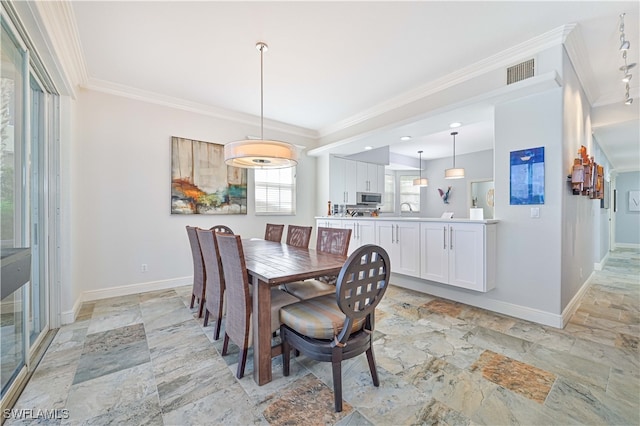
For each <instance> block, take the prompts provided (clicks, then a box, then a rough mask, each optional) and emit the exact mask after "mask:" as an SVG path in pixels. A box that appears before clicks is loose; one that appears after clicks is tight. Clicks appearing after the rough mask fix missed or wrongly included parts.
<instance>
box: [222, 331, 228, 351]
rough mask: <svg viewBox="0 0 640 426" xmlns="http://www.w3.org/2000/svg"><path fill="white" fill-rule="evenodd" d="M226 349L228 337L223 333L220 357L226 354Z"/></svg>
mask: <svg viewBox="0 0 640 426" xmlns="http://www.w3.org/2000/svg"><path fill="white" fill-rule="evenodd" d="M228 347H229V335H228V334H227V333H226V332H225V333H224V343H223V344H222V356H225V355H226V354H227V349H228Z"/></svg>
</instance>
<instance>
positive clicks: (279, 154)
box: [224, 41, 298, 169]
mask: <svg viewBox="0 0 640 426" xmlns="http://www.w3.org/2000/svg"><path fill="white" fill-rule="evenodd" d="M256 49H258V51H259V52H260V139H248V140H243V141H235V142H230V143H227V144H225V146H224V162H225V163H226V164H227V165H228V166H234V167H241V168H244V169H283V168H285V167H293V166H295V165H296V164H298V150H297V148H296V147H295V146H294V145H292V144H290V143H286V142H280V141H273V140H265V138H264V96H263V94H264V84H263V77H264V72H263V55H264V52H266V51H267V50H268V49H269V46H267V44H266V43H264V42H262V41H259V42H258V43H256Z"/></svg>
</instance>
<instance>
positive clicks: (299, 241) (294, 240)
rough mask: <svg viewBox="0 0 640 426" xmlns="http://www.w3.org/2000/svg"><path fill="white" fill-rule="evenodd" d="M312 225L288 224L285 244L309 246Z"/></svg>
mask: <svg viewBox="0 0 640 426" xmlns="http://www.w3.org/2000/svg"><path fill="white" fill-rule="evenodd" d="M312 230H313V226H298V225H289V227H288V228H287V245H290V246H294V247H303V248H308V247H309V240H311V231H312Z"/></svg>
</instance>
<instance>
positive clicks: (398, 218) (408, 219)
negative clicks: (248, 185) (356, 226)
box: [316, 216, 499, 224]
mask: <svg viewBox="0 0 640 426" xmlns="http://www.w3.org/2000/svg"><path fill="white" fill-rule="evenodd" d="M316 219H326V220H375V221H385V220H391V221H394V222H397V221H403V222H404V221H406V222H457V223H485V224H491V223H498V222H499V220H497V219H483V220H472V219H469V218H453V219H443V218H440V217H437V218H436V217H419V216H378V217H370V216H316Z"/></svg>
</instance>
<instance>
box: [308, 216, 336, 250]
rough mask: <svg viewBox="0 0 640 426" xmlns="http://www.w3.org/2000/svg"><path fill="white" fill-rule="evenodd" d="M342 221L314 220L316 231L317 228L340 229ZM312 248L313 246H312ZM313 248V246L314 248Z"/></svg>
mask: <svg viewBox="0 0 640 426" xmlns="http://www.w3.org/2000/svg"><path fill="white" fill-rule="evenodd" d="M342 222H343V221H342V220H334V219H324V218H322V219H316V229H318V228H342ZM312 246H313V244H312ZM314 247H315V246H314Z"/></svg>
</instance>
